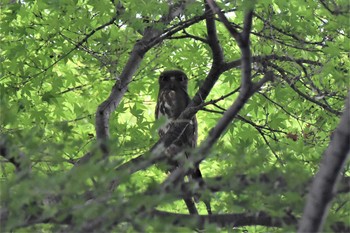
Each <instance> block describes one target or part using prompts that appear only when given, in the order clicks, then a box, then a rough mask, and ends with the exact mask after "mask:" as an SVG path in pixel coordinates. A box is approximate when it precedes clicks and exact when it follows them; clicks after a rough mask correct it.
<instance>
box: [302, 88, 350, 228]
mask: <svg viewBox="0 0 350 233" xmlns="http://www.w3.org/2000/svg"><path fill="white" fill-rule="evenodd" d="M349 142H350V92H349V93H348V99H347V101H346V104H345V110H344V113H343V115H342V117H341V119H340V123H339V125H338V127H337V128H336V129H335V131H334V132H333V136H332V139H331V142H330V143H329V146H328V148H327V149H326V151H325V153H324V155H323V159H322V162H321V165H320V168H319V171H318V172H317V174H316V176H315V179H314V181H313V183H312V186H311V190H310V193H309V195H308V197H307V201H306V205H305V208H304V214H303V217H302V219H301V222H300V225H299V229H298V232H320V231H322V227H323V224H324V221H325V219H326V217H327V214H328V210H329V207H330V204H331V201H332V199H333V196H334V195H335V193H336V187H337V186H336V185H337V182H338V181H339V179H340V175H341V171H342V169H343V168H344V165H345V162H346V159H347V157H348V156H349V154H350V143H349Z"/></svg>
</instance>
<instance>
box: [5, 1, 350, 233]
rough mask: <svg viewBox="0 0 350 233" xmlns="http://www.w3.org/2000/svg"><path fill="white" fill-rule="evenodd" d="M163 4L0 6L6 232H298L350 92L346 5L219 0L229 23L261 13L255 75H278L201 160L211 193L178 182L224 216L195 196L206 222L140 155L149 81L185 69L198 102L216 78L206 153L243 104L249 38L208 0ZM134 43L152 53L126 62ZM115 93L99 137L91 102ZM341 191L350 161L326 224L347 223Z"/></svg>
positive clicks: (147, 126) (208, 102) (150, 113)
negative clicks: (105, 132) (228, 115)
mask: <svg viewBox="0 0 350 233" xmlns="http://www.w3.org/2000/svg"><path fill="white" fill-rule="evenodd" d="M169 2H171V1H159V0H158V1H154V0H150V1H139V0H128V1H120V2H119V1H113V0H112V1H107V0H104V1H99V0H73V1H71V0H45V1H34V0H28V1H27V0H25V1H18V2H16V1H8V0H7V1H6V0H5V1H2V3H0V4H1V13H0V14H1V16H0V17H1V18H0V23H1V24H0V28H1V30H0V41H1V42H0V43H1V46H0V47H1V50H0V60H1V62H0V67H1V68H0V71H1V72H0V74H1V75H0V80H1V83H0V93H1V99H0V107H1V128H0V130H1V135H0V136H1V138H0V149H1V150H0V152H1V155H2V157H1V160H0V162H1V231H11V230H19V229H20V230H21V232H22V230H23V231H25V230H26V231H28V232H32V231H41V232H49V231H65V232H69V231H70V232H77V231H82V232H86V231H89V232H92V231H96V232H104V231H115V232H133V231H146V232H173V231H190V230H191V229H194V228H198V223H197V221H198V219H200V221H202V220H203V221H206V226H205V227H206V228H207V230H208V232H210V231H223V232H225V231H230V232H231V231H234V232H236V231H237V232H241V231H243V230H246V231H248V232H262V231H269V232H270V231H271V232H285V231H288V230H289V231H295V230H296V228H297V221H298V220H299V219H300V218H301V217H302V213H303V208H304V204H305V200H306V195H307V193H308V186H309V184H310V181H311V179H312V177H313V176H314V175H315V173H316V171H317V170H318V167H319V163H320V161H321V158H322V154H323V152H324V150H325V149H326V147H327V146H328V144H329V142H330V138H331V136H332V133H333V131H334V129H335V128H336V126H337V125H338V123H339V118H340V116H341V113H342V112H343V110H344V103H345V99H346V96H347V91H348V89H349V67H350V62H349V49H350V35H349V27H350V22H349V15H350V13H349V9H350V5H349V2H348V1H347V0H338V1H337V2H335V1H328V0H307V1H298V0H293V1H285V0H266V1H265V0H264V1H256V2H254V1H241V0H240V1H217V4H218V7H220V9H222V10H223V11H224V12H225V16H226V19H228V21H229V22H230V27H231V28H233V29H235V30H236V31H238V32H242V31H243V32H244V31H245V30H246V28H245V26H246V21H247V19H246V18H247V12H249V10H250V9H253V7H254V11H253V15H252V20H253V22H252V28H251V31H250V42H249V45H250V52H251V60H250V61H251V62H250V64H251V78H252V81H253V82H254V83H258V82H259V80H263V79H264V78H263V77H264V75H266V73H267V72H272V73H273V78H272V80H271V79H270V80H265V81H267V82H265V83H263V85H262V86H261V88H259V89H258V90H256V92H255V93H252V96H251V97H250V98H249V100H248V99H247V101H245V102H243V104H245V105H244V106H243V108H242V109H241V110H240V111H239V113H238V114H237V115H235V116H234V117H235V119H234V120H233V121H232V122H231V121H230V122H231V123H230V124H227V125H225V127H226V128H225V130H224V132H223V133H222V134H220V135H218V137H217V138H215V143H214V145H213V147H212V148H208V150H207V151H206V154H203V159H204V160H203V161H201V163H200V166H201V170H202V173H203V175H204V177H205V180H206V182H207V185H206V187H204V188H201V189H198V187H197V188H196V187H193V186H195V185H193V184H191V182H189V183H188V182H187V184H189V186H190V189H194V192H201V193H202V195H203V196H206V197H210V199H211V203H212V209H213V213H214V215H213V216H215V215H217V217H218V218H217V219H219V220H217V221H216V220H215V219H211V220H210V218H209V217H208V216H205V215H206V214H207V213H206V210H205V207H204V204H202V203H199V204H198V205H197V206H198V209H199V212H200V214H201V216H202V215H203V216H204V217H203V218H199V217H198V218H197V217H196V216H190V215H187V212H188V211H187V209H186V206H185V205H184V203H183V201H182V200H181V195H182V194H181V191H180V190H179V189H176V188H174V189H173V190H172V191H171V192H167V191H165V190H164V189H160V188H159V187H161V186H162V185H161V184H162V182H163V181H164V180H165V179H166V178H167V176H168V174H166V173H165V172H164V171H163V170H162V166H161V165H159V163H161V162H162V161H161V159H160V160H152V162H149V161H151V159H150V154H152V153H150V152H152V151H150V149H151V148H152V146H153V145H154V144H155V143H157V141H158V140H159V138H158V134H157V128H158V127H159V126H160V125H161V124H162V122H158V121H157V122H156V121H155V120H154V108H155V103H156V98H157V92H158V83H157V78H158V76H159V74H160V73H161V72H162V71H163V70H169V69H181V70H183V71H184V72H185V73H187V75H188V76H189V79H190V81H189V89H190V94H191V95H192V96H194V95H195V93H197V92H198V90H199V91H201V90H202V89H200V87H203V86H205V85H206V82H205V81H204V80H207V79H210V78H212V77H213V76H215V75H216V76H217V77H218V80H217V81H216V82H214V83H215V86H214V87H213V88H212V89H211V88H209V95H208V97H206V96H205V97H206V98H205V97H204V98H203V100H202V101H204V104H202V105H201V106H200V109H199V111H198V112H197V114H196V115H197V118H198V122H199V142H198V144H199V145H200V148H201V147H203V146H205V145H203V144H205V143H206V141H205V140H206V139H207V138H208V137H209V136H210V134H209V132H210V130H211V129H212V128H213V127H215V126H217V124H218V122H219V120H220V119H221V118H222V116H223V114H224V112H226V110H227V109H229V108H230V106H231V105H232V104H233V103H234V102H235V101H239V100H240V96H239V88H240V86H241V85H244V82H242V75H243V76H244V74H243V73H244V72H242V73H241V71H242V69H243V71H244V69H245V67H246V66H245V65H242V66H241V64H244V61H243V60H244V58H242V56H241V51H242V47H241V46H240V44H239V43H237V39H235V38H234V36H232V33H231V34H230V32H229V30H228V28H227V26H225V25H224V23H223V19H222V18H220V17H219V16H217V15H215V18H214V19H213V18H212V16H213V13H212V11H211V10H209V9H210V8H209V7H208V6H207V8H205V6H204V3H203V2H202V1H187V2H186V1H181V2H179V3H172V5H169V4H170V3H169ZM169 9H170V10H169ZM174 9H175V10H174ZM205 9H207V10H205ZM172 12H175V13H176V14H175V13H174V14H171V13H172ZM210 22H211V23H214V24H216V28H215V26H214V27H210V26H208V24H209V23H210ZM209 25H210V24H209ZM210 29H214V30H213V31H210ZM149 31H151V33H148V32H149ZM208 32H209V33H208ZM152 33H153V34H152ZM211 33H213V34H211ZM148 35H151V39H149V40H147V38H146V39H145V37H146V36H148ZM233 35H234V34H233ZM216 37H217V39H218V41H216V42H215V41H214V42H213V40H212V39H213V38H214V39H215V38H216ZM140 41H141V42H147V43H145V44H146V47H147V46H148V47H147V48H146V49H144V50H143V52H144V54H140V57H139V58H137V56H136V58H137V59H139V60H137V59H136V58H135V62H131V63H130V59H131V58H133V56H134V55H135V53H134V51H135V46H138V45H139V44H138V43H139V42H140ZM218 46H221V49H219V50H217V47H218ZM218 51H222V52H223V60H222V61H221V63H220V66H219V68H218V69H216V70H215V69H214V71H215V72H216V73H215V75H212V74H214V71H213V67H214V68H215V67H217V66H216V64H217V63H216V62H217V61H220V56H219V55H220V52H218ZM218 54H219V55H218ZM134 57H135V56H134ZM141 59H142V61H141ZM130 64H134V66H133V69H130V67H132V66H130ZM128 72H129V73H128ZM125 77H130V81H128V80H127V79H126V78H125ZM131 78H132V79H131ZM120 83H122V84H123V85H124V84H125V85H124V86H118V85H120ZM112 87H114V89H115V90H116V91H118V90H117V89H118V88H119V89H120V90H122V88H127V90H125V92H124V93H123V92H122V91H121V92H118V96H120V101H119V102H118V101H117V102H115V104H114V107H116V109H115V111H113V110H114V109H113V110H112V111H113V112H112V111H111V112H112V113H111V114H112V115H111V116H110V118H109V121H108V123H109V137H108V138H104V137H100V138H99V136H98V135H97V136H96V129H98V127H99V126H98V125H97V123H96V122H98V121H95V113H96V112H97V113H99V111H96V109H97V108H98V106H101V103H103V102H104V101H105V100H106V99H107V97H108V96H109V95H110V93H111V89H112ZM205 87H206V88H208V86H205ZM114 89H113V90H114ZM116 93H117V92H116ZM120 93H121V94H120ZM119 94H120V95H119ZM112 108H113V107H112ZM107 120H108V118H107ZM105 147H108V150H107V151H108V152H106V150H104V149H103V148H105ZM101 148H102V150H101ZM209 149H210V150H209ZM139 156H140V157H139ZM81 158H84V159H83V161H82V160H81ZM135 158H146V159H144V161H143V162H145V161H148V163H146V165H142V164H141V163H140V162H138V161H139V160H135ZM132 159H134V160H132ZM130 161H134V163H131V162H130ZM141 162H142V161H141ZM122 164H124V165H123V166H121V165H122ZM140 164H141V165H140ZM111 182H112V183H113V184H114V185H112V186H113V188H111V185H110V184H111ZM348 191H349V166H348V165H347V166H346V169H345V171H344V172H343V173H342V178H341V181H340V185H339V191H338V193H337V194H336V195H334V199H333V202H332V206H331V207H330V211H329V215H328V218H327V221H326V225H325V230H327V231H329V230H333V231H337V230H339V229H346V227H348V228H349V225H348V224H349V222H348V219H349V218H350V216H349V213H350V212H349V208H350V206H349V204H350V203H349V199H348V196H346V195H348V194H346V193H347V192H348ZM177 214H178V215H177ZM224 214H231V215H227V219H226V220H225V221H224V220H220V216H221V217H222V216H224ZM235 214H236V215H235ZM201 227H203V226H201Z"/></svg>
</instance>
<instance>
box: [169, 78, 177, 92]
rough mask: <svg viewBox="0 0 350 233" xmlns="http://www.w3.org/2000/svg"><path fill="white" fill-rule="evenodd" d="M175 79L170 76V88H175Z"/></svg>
mask: <svg viewBox="0 0 350 233" xmlns="http://www.w3.org/2000/svg"><path fill="white" fill-rule="evenodd" d="M175 79H176V78H175V77H174V76H171V77H170V88H172V89H174V88H175Z"/></svg>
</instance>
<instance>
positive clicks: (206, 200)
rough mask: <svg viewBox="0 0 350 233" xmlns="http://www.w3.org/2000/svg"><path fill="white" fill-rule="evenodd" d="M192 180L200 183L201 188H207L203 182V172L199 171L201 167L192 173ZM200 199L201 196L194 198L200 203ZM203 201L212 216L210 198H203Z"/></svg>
mask: <svg viewBox="0 0 350 233" xmlns="http://www.w3.org/2000/svg"><path fill="white" fill-rule="evenodd" d="M191 178H192V179H193V180H194V181H196V182H197V183H198V185H199V187H200V188H203V187H204V186H205V182H204V180H203V176H202V173H201V170H199V167H197V168H195V170H194V171H193V172H192V173H191ZM200 199H201V196H200V195H199V194H197V195H195V196H194V200H195V202H197V203H198V202H199V201H200ZM202 201H203V202H204V204H205V207H206V209H207V212H208V214H209V215H211V214H212V212H211V205H210V197H206V198H202Z"/></svg>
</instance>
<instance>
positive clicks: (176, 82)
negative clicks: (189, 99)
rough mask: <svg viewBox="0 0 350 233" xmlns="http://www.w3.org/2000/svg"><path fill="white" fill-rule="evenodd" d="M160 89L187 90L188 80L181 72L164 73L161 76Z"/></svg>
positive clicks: (170, 71) (169, 71)
mask: <svg viewBox="0 0 350 233" xmlns="http://www.w3.org/2000/svg"><path fill="white" fill-rule="evenodd" d="M158 81H159V88H160V89H171V90H175V89H177V88H181V89H184V90H187V82H188V78H187V76H186V74H185V73H184V72H182V71H181V70H168V71H164V72H163V73H161V74H160V76H159V80H158Z"/></svg>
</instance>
